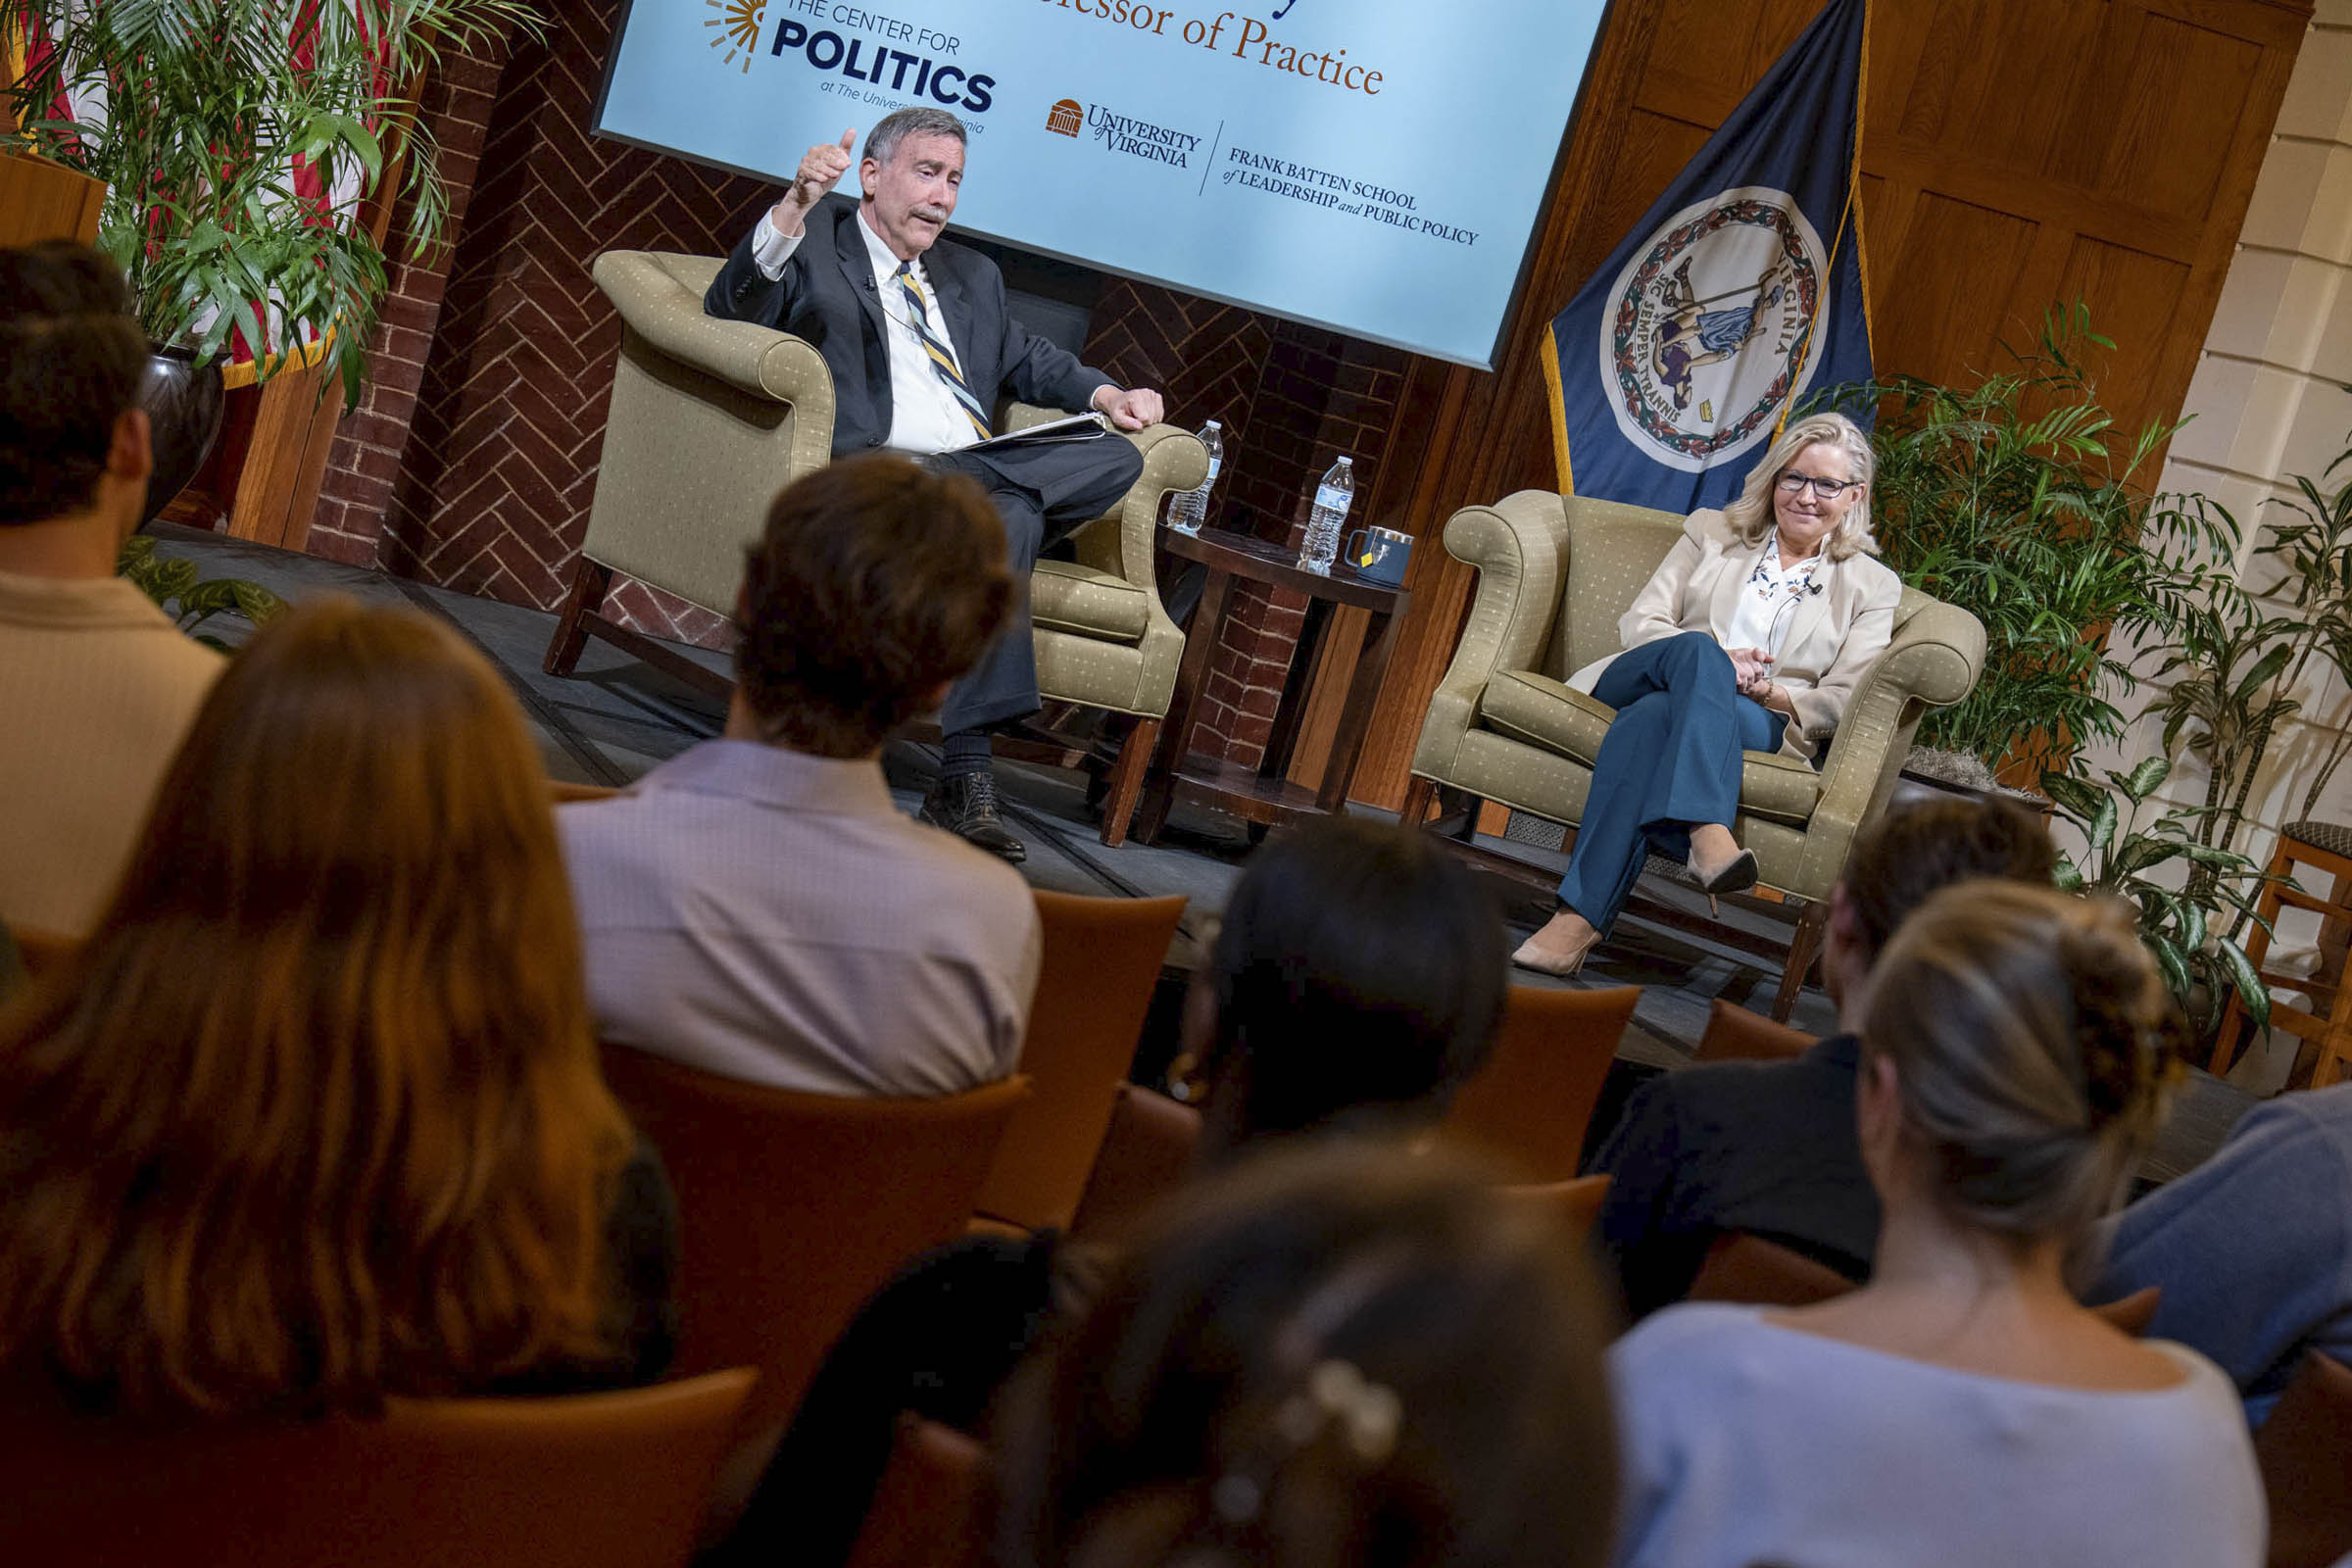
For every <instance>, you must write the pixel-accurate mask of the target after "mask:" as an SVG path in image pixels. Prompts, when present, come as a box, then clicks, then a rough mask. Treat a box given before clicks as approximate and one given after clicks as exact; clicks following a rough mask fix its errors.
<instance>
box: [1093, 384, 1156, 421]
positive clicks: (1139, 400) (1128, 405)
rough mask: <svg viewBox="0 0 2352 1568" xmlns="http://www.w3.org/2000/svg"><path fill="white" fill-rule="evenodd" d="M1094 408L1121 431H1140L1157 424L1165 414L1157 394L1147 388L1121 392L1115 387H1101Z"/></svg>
mask: <svg viewBox="0 0 2352 1568" xmlns="http://www.w3.org/2000/svg"><path fill="white" fill-rule="evenodd" d="M1095 407H1096V409H1097V410H1099V411H1100V412H1102V413H1103V414H1107V415H1109V416H1110V422H1111V423H1113V424H1115V425H1117V426H1118V427H1119V428H1120V429H1122V430H1141V429H1143V428H1145V427H1146V426H1147V425H1153V424H1157V423H1158V422H1159V419H1160V416H1161V415H1163V414H1165V413H1166V412H1167V410H1166V408H1165V406H1164V405H1162V404H1161V403H1160V401H1159V394H1158V393H1156V392H1154V391H1152V389H1151V388H1150V387H1148V386H1139V387H1135V388H1133V389H1131V390H1129V391H1125V392H1122V391H1120V390H1119V389H1118V388H1117V387H1115V386H1106V387H1103V389H1102V390H1101V391H1099V392H1097V393H1096V394H1095Z"/></svg>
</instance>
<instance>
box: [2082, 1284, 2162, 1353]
mask: <svg viewBox="0 0 2352 1568" xmlns="http://www.w3.org/2000/svg"><path fill="white" fill-rule="evenodd" d="M2163 1304H2164V1287H2163V1286H2161V1285H2143V1286H2141V1287H2140V1288H2139V1289H2138V1290H2136V1291H2133V1292H2132V1293H2131V1295H2130V1296H2127V1297H2124V1298H2122V1299H2119V1300H2113V1301H2109V1302H2108V1303H2107V1304H2106V1305H2104V1306H2094V1307H2092V1308H2091V1310H2092V1311H2093V1312H2096V1313H2098V1314H2099V1316H2101V1317H2103V1318H2105V1319H2106V1320H2107V1322H2108V1324H2109V1326H2111V1327H2114V1328H2119V1329H2121V1330H2123V1331H2124V1332H2125V1333H2126V1334H2129V1335H2131V1337H2132V1338H2133V1339H2135V1340H2136V1339H2138V1338H2140V1337H2141V1336H2142V1335H2144V1334H2146V1333H2147V1332H2148V1325H2149V1324H2151V1323H2153V1322H2155V1321H2156V1308H2157V1307H2159V1306H2161V1305H2163Z"/></svg>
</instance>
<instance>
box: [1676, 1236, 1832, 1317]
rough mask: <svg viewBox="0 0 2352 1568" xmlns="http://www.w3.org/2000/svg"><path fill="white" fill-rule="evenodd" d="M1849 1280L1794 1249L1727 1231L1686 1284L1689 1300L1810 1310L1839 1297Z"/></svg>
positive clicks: (1718, 1239) (1759, 1237)
mask: <svg viewBox="0 0 2352 1568" xmlns="http://www.w3.org/2000/svg"><path fill="white" fill-rule="evenodd" d="M1853 1288H1854V1282H1853V1281H1851V1280H1849V1279H1847V1278H1846V1277H1845V1276H1844V1275H1842V1274H1840V1273H1838V1271H1837V1270H1836V1269H1834V1268H1832V1267H1830V1266H1829V1265H1828V1264H1827V1263H1816V1262H1815V1261H1813V1259H1811V1258H1809V1257H1807V1256H1806V1255H1805V1254H1804V1253H1802V1252H1799V1251H1797V1250H1794V1249H1793V1248H1788V1247H1783V1246H1782V1245H1781V1244H1780V1243H1778V1242H1768V1241H1766V1240H1765V1239H1764V1238H1763V1237H1761V1236H1749V1235H1746V1234H1744V1233H1741V1232H1737V1231H1734V1232H1730V1233H1727V1234H1725V1235H1723V1236H1719V1237H1717V1238H1716V1239H1715V1245H1714V1246H1712V1247H1710V1248H1708V1249H1707V1257H1706V1261H1705V1262H1703V1263H1701V1264H1699V1266H1698V1275H1697V1277H1696V1278H1694V1279H1693V1280H1691V1294H1690V1296H1689V1298H1688V1299H1691V1300H1693V1301H1743V1302H1748V1303H1751V1304H1753V1305H1756V1306H1810V1305H1812V1304H1813V1303H1814V1302H1815V1301H1826V1300H1828V1299H1830V1298H1831V1297H1833V1296H1843V1295H1844V1294H1845V1293H1846V1292H1848V1291H1850V1290H1852V1289H1853Z"/></svg>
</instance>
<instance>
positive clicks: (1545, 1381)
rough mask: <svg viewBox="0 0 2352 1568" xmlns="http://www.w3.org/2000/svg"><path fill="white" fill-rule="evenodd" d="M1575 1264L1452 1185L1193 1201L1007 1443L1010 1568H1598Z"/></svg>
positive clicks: (1595, 1313) (1048, 1367) (1252, 1187)
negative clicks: (1177, 1566) (1442, 1567)
mask: <svg viewBox="0 0 2352 1568" xmlns="http://www.w3.org/2000/svg"><path fill="white" fill-rule="evenodd" d="M1606 1338H1607V1330H1606V1328H1605V1327H1604V1323H1603V1317H1602V1312H1601V1309H1600V1306H1599V1303H1598V1300H1597V1299H1596V1296H1595V1293H1594V1291H1593V1287H1592V1282H1591V1281H1590V1279H1588V1278H1587V1277H1586V1274H1585V1271H1584V1269H1583V1267H1582V1266H1581V1262H1580V1259H1579V1252H1578V1250H1577V1249H1576V1247H1575V1245H1574V1244H1573V1243H1572V1242H1571V1241H1569V1240H1568V1239H1567V1238H1565V1237H1563V1236H1561V1235H1559V1234H1558V1233H1557V1232H1555V1231H1554V1230H1552V1229H1551V1228H1550V1226H1549V1225H1548V1224H1547V1223H1546V1222H1545V1221H1544V1217H1543V1216H1541V1215H1540V1214H1538V1213H1537V1212H1536V1211H1535V1210H1534V1209H1532V1208H1528V1207H1522V1206H1520V1205H1515V1204H1512V1203H1510V1202H1509V1201H1507V1200H1505V1199H1504V1198H1502V1197H1501V1196H1500V1195H1498V1194H1497V1193H1495V1192H1494V1191H1493V1190H1492V1189H1491V1188H1488V1187H1486V1186H1484V1185H1483V1184H1482V1183H1481V1182H1480V1181H1479V1180H1477V1179H1474V1178H1473V1177H1471V1176H1469V1175H1466V1174H1464V1173H1462V1172H1459V1171H1456V1170H1454V1169H1452V1168H1451V1167H1450V1165H1449V1163H1447V1162H1445V1161H1441V1160H1437V1159H1435V1158H1428V1157H1424V1158H1415V1159H1400V1158H1398V1157H1397V1156H1396V1155H1395V1154H1394V1153H1393V1152H1391V1153H1387V1154H1383V1153H1381V1152H1377V1151H1372V1150H1367V1149H1361V1148H1357V1149H1352V1150H1351V1149H1346V1148H1340V1149H1331V1148H1324V1149H1318V1150H1317V1151H1315V1152H1310V1153H1306V1154H1304V1155H1300V1154H1296V1153H1294V1154H1288V1155H1276V1156H1272V1157H1270V1158H1266V1159H1260V1160H1252V1161H1250V1162H1249V1163H1247V1164H1245V1165H1242V1166H1240V1167H1239V1168H1238V1169H1237V1170H1235V1171H1234V1172H1232V1173H1231V1174H1229V1175H1228V1176H1226V1177H1224V1178H1222V1179H1220V1180H1215V1181H1211V1182H1207V1183H1204V1184H1201V1185H1200V1186H1197V1187H1195V1188H1193V1189H1191V1190H1189V1191H1188V1192H1187V1193H1186V1194H1185V1195H1184V1196H1183V1197H1181V1198H1180V1199H1178V1200H1177V1201H1175V1202H1174V1203H1172V1204H1171V1205H1170V1207H1169V1209H1168V1210H1167V1211H1166V1212H1165V1213H1164V1214H1163V1215H1162V1217H1161V1218H1160V1220H1159V1221H1158V1222H1157V1223H1156V1224H1155V1225H1154V1227H1153V1229H1152V1232H1151V1233H1150V1234H1149V1235H1148V1236H1147V1237H1146V1238H1145V1239H1144V1240H1143V1241H1142V1243H1141V1245H1139V1246H1138V1247H1137V1248H1136V1249H1135V1250H1133V1251H1131V1252H1130V1253H1129V1254H1128V1255H1127V1257H1126V1258H1125V1259H1124V1260H1123V1261H1122V1263H1121V1264H1120V1265H1119V1266H1118V1268H1117V1269H1116V1270H1115V1272H1114V1273H1113V1275H1112V1276H1111V1278H1110V1279H1109V1281H1108V1282H1107V1283H1106V1286H1105V1289H1104V1291H1103V1294H1102V1296H1101V1297H1100V1298H1099V1299H1098V1300H1097V1302H1096V1305H1095V1307H1094V1309H1093V1310H1092V1312H1091V1313H1090V1314H1089V1315H1088V1316H1087V1317H1086V1318H1085V1319H1084V1320H1083V1321H1082V1322H1081V1323H1079V1324H1078V1325H1077V1326H1076V1327H1075V1328H1074V1329H1073V1330H1071V1331H1068V1332H1067V1333H1066V1334H1065V1335H1064V1336H1063V1337H1062V1339H1061V1340H1060V1342H1059V1343H1058V1344H1057V1345H1055V1346H1054V1348H1052V1349H1051V1350H1050V1351H1049V1352H1048V1353H1047V1354H1046V1356H1045V1357H1044V1359H1043V1360H1042V1361H1041V1362H1040V1363H1038V1364H1035V1365H1032V1366H1031V1367H1028V1368H1026V1369H1024V1372H1023V1374H1022V1377H1021V1379H1020V1380H1019V1381H1017V1382H1016V1383H1015V1385H1014V1387H1013V1389H1012V1391H1011V1393H1010V1396H1009V1397H1008V1399H1007V1401H1006V1404H1005V1410H1004V1412H1003V1419H1002V1420H1001V1422H1000V1423H999V1439H1000V1458H1001V1461H1002V1462H1001V1466H1000V1482H1001V1486H1002V1499H1001V1500H1002V1505H1003V1507H1002V1515H1001V1517H1000V1519H999V1527H1000V1528H999V1542H1000V1546H1001V1548H1002V1550H1001V1556H1002V1559H1003V1560H1004V1561H1005V1563H1007V1564H1008V1565H1010V1568H1159V1565H1172V1564H1177V1563H1182V1564H1185V1565H1187V1568H1242V1565H1245V1564H1247V1565H1249V1568H1437V1565H1439V1564H1444V1565H1446V1568H1585V1565H1589V1564H1598V1563H1601V1562H1603V1561H1605V1560H1606V1558H1607V1555H1608V1550H1609V1541H1610V1533H1611V1520H1612V1518H1613V1516H1614V1512H1615V1498H1616V1475H1617V1458H1616V1443H1615V1432H1614V1424H1613V1421H1612V1419H1611V1416H1610V1412H1609V1404H1608V1394H1607V1389H1606V1386H1605V1383H1604V1381H1603V1378H1602V1374H1601V1366H1600V1351H1601V1348H1602V1346H1603V1344H1604V1343H1605V1341H1606Z"/></svg>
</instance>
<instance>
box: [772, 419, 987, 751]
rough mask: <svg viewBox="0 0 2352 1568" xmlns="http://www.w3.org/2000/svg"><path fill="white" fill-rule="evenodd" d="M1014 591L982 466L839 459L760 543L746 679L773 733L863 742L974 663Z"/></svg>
mask: <svg viewBox="0 0 2352 1568" xmlns="http://www.w3.org/2000/svg"><path fill="white" fill-rule="evenodd" d="M1012 598H1013V581H1012V573H1011V570H1010V568H1009V567H1008V566H1007V565H1006V564H1005V525H1004V524H1003V523H1002V522H1000V521H998V520H997V515H996V513H995V512H994V511H992V510H991V509H990V507H989V505H988V498H987V497H986V496H985V495H983V494H982V493H981V491H980V487H979V486H978V485H976V484H974V483H973V482H972V481H971V480H970V479H967V478H965V477H963V476H962V475H961V474H935V473H932V472H930V471H928V470H926V469H924V468H922V467H920V466H917V465H915V464H912V463H909V462H907V460H906V459H904V458H895V457H886V456H875V457H865V458H852V459H848V460H846V461H844V462H841V463H832V464H827V465H826V466H824V467H821V468H819V469H817V470H816V471H815V472H813V473H810V474H809V475H808V476H806V477H804V478H801V479H796V480H795V481H793V482H792V483H791V484H789V485H787V486H786V487H785V488H784V490H783V492H782V493H781V494H779V495H778V496H777V497H776V499H775V502H774V504H773V505H771V506H770V507H769V508H768V512H767V527H766V530H765V531H764V532H763V533H762V534H761V535H760V540H759V542H758V543H756V544H754V545H753V546H752V548H751V552H750V558H749V560H748V561H747V562H746V564H745V571H744V584H743V600H742V606H741V610H740V614H739V616H738V618H739V620H740V622H741V624H740V625H739V626H738V628H737V629H738V631H739V633H740V636H741V641H740V643H739V645H738V647H737V649H736V652H735V671H736V674H735V679H736V682H737V685H738V687H739V689H740V690H741V692H742V695H743V700H744V703H745V705H746V706H747V707H748V708H749V709H750V710H751V712H752V716H753V717H754V718H755V719H756V720H757V721H758V723H759V726H760V737H761V738H762V739H764V740H767V741H769V742H772V743H773V744H776V745H779V746H786V747H790V748H791V749H793V750H794V751H801V752H810V753H813V754H815V755H817V756H819V757H836V758H849V757H863V756H866V755H867V754H869V753H871V752H873V751H874V750H875V749H876V748H878V747H879V746H880V745H881V744H882V743H883V742H884V741H885V740H887V739H888V738H889V737H890V733H891V731H893V730H895V729H897V728H898V727H899V726H900V725H902V724H904V723H906V722H907V720H908V719H910V718H912V717H913V716H914V715H915V714H916V713H918V712H920V711H923V709H924V707H925V706H926V705H928V704H930V703H933V702H935V701H937V700H938V698H939V696H940V694H941V691H942V690H943V689H944V688H945V687H946V686H947V685H948V684H949V683H950V682H952V681H954V680H955V679H956V677H957V676H959V675H961V674H963V673H964V671H966V670H968V669H970V668H971V667H972V665H973V663H974V662H977V661H978V660H979V658H980V656H981V654H982V653H984V652H986V651H987V648H988V644H989V640H990V639H991V638H992V637H994V636H995V635H996V632H997V629H998V628H999V627H1000V626H1001V625H1003V624H1004V620H1005V613H1006V611H1007V610H1008V609H1009V608H1010V607H1011V604H1012Z"/></svg>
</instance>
